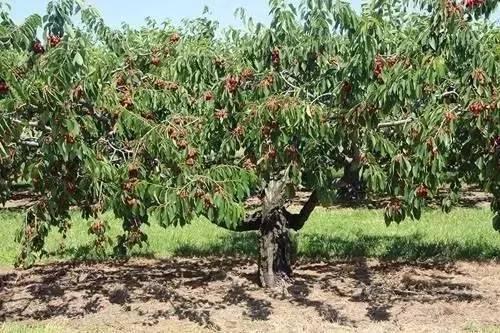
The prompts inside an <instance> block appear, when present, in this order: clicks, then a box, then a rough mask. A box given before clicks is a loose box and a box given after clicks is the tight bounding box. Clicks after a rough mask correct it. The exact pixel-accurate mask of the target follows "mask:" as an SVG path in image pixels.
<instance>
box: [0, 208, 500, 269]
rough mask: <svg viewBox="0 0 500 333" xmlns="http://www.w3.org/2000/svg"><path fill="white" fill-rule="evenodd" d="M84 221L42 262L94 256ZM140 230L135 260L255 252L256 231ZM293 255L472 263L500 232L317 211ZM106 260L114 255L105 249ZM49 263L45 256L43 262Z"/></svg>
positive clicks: (434, 216) (437, 216)
mask: <svg viewBox="0 0 500 333" xmlns="http://www.w3.org/2000/svg"><path fill="white" fill-rule="evenodd" d="M105 218H106V219H107V220H108V221H109V223H110V225H111V232H110V234H111V236H112V237H114V236H116V235H118V234H119V232H120V226H121V222H120V221H119V220H117V219H115V218H114V217H113V215H112V214H106V215H105ZM22 219H23V214H22V213H21V212H8V211H3V212H0V221H1V223H2V226H3V228H2V233H1V235H0V238H1V242H0V265H3V266H12V265H13V263H14V261H15V257H16V255H17V253H18V251H19V245H18V244H17V243H15V242H14V236H15V232H16V230H17V229H18V228H19V226H20V225H21V223H22ZM88 223H89V222H88V221H85V220H83V219H81V218H80V217H79V216H78V214H76V213H75V214H74V215H73V218H72V228H71V230H70V232H69V233H68V237H67V239H66V240H65V242H64V243H63V240H62V238H61V236H60V235H59V234H58V233H57V232H56V231H54V232H52V233H51V234H50V236H49V238H48V240H47V250H48V251H49V253H51V254H52V255H51V257H50V258H49V259H48V260H57V259H74V260H83V259H96V255H95V253H94V252H93V250H92V249H91V246H90V245H91V243H92V237H91V236H89V235H88V233H87V229H88ZM151 224H152V225H151V226H150V227H145V228H144V229H145V232H146V233H147V234H148V236H149V243H148V244H147V245H145V246H144V247H143V248H142V249H141V248H135V249H134V250H133V252H132V254H133V255H141V256H151V257H157V258H164V257H170V256H175V255H187V256H192V255H249V256H254V255H256V253H257V239H258V238H257V234H256V233H232V232H229V231H227V230H225V229H222V228H219V227H217V226H215V225H213V224H211V223H209V222H208V221H206V220H197V221H194V222H193V223H192V224H190V225H187V226H185V227H183V228H180V227H171V228H167V229H164V228H162V227H160V226H159V225H158V223H157V222H156V221H154V220H153V221H152V222H151ZM294 239H295V240H296V242H297V246H298V253H299V256H302V257H308V258H315V257H321V258H346V257H359V256H365V257H376V258H389V259H443V260H455V259H472V260H488V259H499V258H500V234H499V233H498V232H495V231H494V230H493V228H492V226H491V212H490V211H489V210H488V209H487V208H480V209H479V208H478V209H474V208H459V209H456V210H454V211H453V212H452V213H450V214H444V213H442V212H440V211H434V210H432V211H427V212H425V214H423V216H422V219H421V220H420V221H410V220H408V221H405V222H403V223H401V224H400V225H397V224H393V225H391V226H389V227H386V225H385V224H384V221H383V213H382V212H381V211H379V210H370V209H347V208H343V209H334V210H327V209H317V210H316V211H315V213H314V214H313V215H312V216H311V219H310V221H308V223H307V224H306V226H305V227H304V229H303V230H301V231H300V232H299V233H297V234H296V235H294ZM108 255H109V256H111V255H112V248H111V247H109V249H108ZM44 260H47V259H44Z"/></svg>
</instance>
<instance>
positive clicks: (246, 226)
mask: <svg viewBox="0 0 500 333" xmlns="http://www.w3.org/2000/svg"><path fill="white" fill-rule="evenodd" d="M261 223H262V212H261V211H260V210H259V211H256V212H254V213H252V214H250V215H248V216H246V217H245V219H244V220H243V221H241V222H240V223H238V225H236V226H235V227H228V226H226V225H219V224H217V225H218V226H219V227H221V228H224V229H227V230H230V231H234V232H245V231H255V230H259V229H260V225H261Z"/></svg>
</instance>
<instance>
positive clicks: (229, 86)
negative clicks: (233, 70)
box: [226, 75, 240, 94]
mask: <svg viewBox="0 0 500 333" xmlns="http://www.w3.org/2000/svg"><path fill="white" fill-rule="evenodd" d="M239 84H240V80H239V79H238V77H237V76H232V75H231V76H229V77H227V78H226V90H227V91H229V92H230V93H231V94H233V93H235V92H236V90H237V89H238V86H239Z"/></svg>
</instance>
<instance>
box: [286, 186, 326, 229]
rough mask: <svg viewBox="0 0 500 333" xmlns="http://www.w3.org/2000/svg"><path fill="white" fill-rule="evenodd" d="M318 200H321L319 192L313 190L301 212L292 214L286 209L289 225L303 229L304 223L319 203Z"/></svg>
mask: <svg viewBox="0 0 500 333" xmlns="http://www.w3.org/2000/svg"><path fill="white" fill-rule="evenodd" d="M318 202H319V200H318V193H317V192H316V191H313V192H312V193H311V196H310V197H309V199H308V200H307V202H306V203H305V204H304V206H303V207H302V209H301V210H300V213H298V214H292V213H290V212H288V211H287V210H286V209H284V213H285V217H286V219H287V221H288V227H289V228H290V229H293V230H296V231H298V230H300V229H302V227H303V226H304V224H305V223H306V222H307V220H308V219H309V216H311V213H312V212H313V211H314V209H315V208H316V206H317V205H318Z"/></svg>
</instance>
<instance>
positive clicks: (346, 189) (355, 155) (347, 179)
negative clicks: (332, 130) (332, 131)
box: [338, 133, 365, 201]
mask: <svg viewBox="0 0 500 333" xmlns="http://www.w3.org/2000/svg"><path fill="white" fill-rule="evenodd" d="M352 140H353V142H352V144H351V154H352V156H351V157H350V160H349V161H346V165H345V166H344V175H343V176H342V178H340V181H339V183H338V197H339V199H341V200H345V201H356V200H360V199H363V198H364V197H365V188H364V184H363V180H362V179H361V177H360V174H359V173H360V170H361V159H362V152H361V150H360V148H359V145H358V144H357V140H358V133H356V134H354V135H353V138H352Z"/></svg>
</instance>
